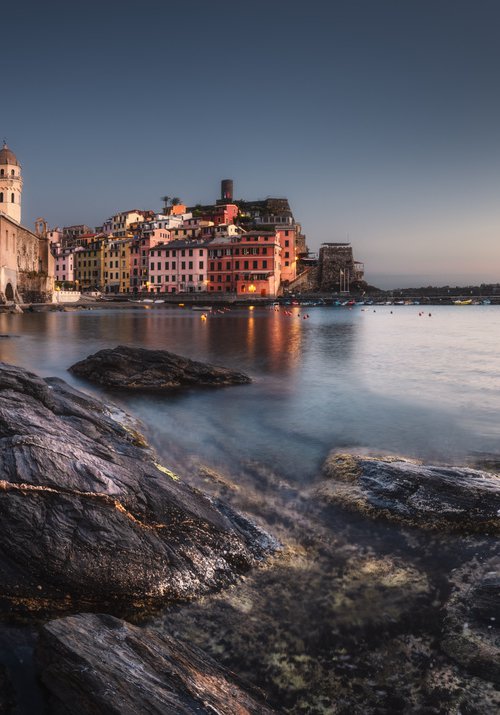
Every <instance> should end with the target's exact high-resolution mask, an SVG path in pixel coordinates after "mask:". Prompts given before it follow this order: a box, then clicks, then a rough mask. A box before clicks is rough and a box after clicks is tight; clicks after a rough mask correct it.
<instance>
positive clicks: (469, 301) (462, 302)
mask: <svg viewBox="0 0 500 715" xmlns="http://www.w3.org/2000/svg"><path fill="white" fill-rule="evenodd" d="M453 305H472V298H467V299H466V300H454V301H453Z"/></svg>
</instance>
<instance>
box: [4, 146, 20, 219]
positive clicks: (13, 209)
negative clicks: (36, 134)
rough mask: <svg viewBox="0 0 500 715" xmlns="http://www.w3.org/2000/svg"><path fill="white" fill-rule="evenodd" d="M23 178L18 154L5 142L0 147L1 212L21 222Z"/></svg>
mask: <svg viewBox="0 0 500 715" xmlns="http://www.w3.org/2000/svg"><path fill="white" fill-rule="evenodd" d="M22 195H23V179H22V176H21V165H20V164H19V162H18V161H17V159H16V155H15V154H14V152H13V151H11V150H10V149H9V147H8V146H7V144H6V143H5V141H4V143H3V147H2V148H1V149H0V213H3V214H5V216H8V217H9V218H10V219H12V220H13V221H16V223H19V224H20V223H21V198H22Z"/></svg>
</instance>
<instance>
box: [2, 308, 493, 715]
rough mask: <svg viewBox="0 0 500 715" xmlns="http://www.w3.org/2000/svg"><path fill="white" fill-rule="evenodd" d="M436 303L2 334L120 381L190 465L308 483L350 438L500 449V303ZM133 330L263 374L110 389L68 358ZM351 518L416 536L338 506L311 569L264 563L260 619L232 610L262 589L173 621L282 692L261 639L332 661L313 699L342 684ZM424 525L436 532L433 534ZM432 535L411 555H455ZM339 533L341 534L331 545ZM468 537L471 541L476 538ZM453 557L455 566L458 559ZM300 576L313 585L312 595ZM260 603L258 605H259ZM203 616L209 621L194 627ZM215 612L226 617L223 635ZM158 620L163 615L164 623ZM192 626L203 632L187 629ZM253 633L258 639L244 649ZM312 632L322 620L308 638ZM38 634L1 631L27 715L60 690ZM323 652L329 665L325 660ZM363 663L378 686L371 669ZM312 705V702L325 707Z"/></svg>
mask: <svg viewBox="0 0 500 715" xmlns="http://www.w3.org/2000/svg"><path fill="white" fill-rule="evenodd" d="M429 310H430V311H431V313H432V315H429ZM422 311H423V307H422V306H393V307H389V306H381V307H380V306H377V307H375V308H368V307H366V308H365V309H361V308H359V307H358V308H355V309H352V310H347V309H342V308H338V309H335V308H310V309H309V315H310V317H309V318H308V319H306V320H304V319H303V317H298V310H297V309H294V311H293V315H292V316H287V315H285V314H284V313H283V312H280V313H275V312H274V311H272V310H268V309H255V310H248V309H238V310H233V311H231V312H229V313H225V314H217V315H214V316H210V317H209V319H208V320H207V321H206V322H203V321H202V320H201V318H200V313H199V312H196V311H191V310H188V309H181V308H178V309H170V308H164V307H161V308H160V307H158V308H149V309H128V308H125V309H123V308H122V309H114V310H113V309H105V310H101V309H98V310H93V311H78V312H68V313H59V312H58V313H40V314H25V315H0V334H4V335H9V336H12V337H11V338H5V339H3V338H2V339H0V360H3V361H6V362H11V363H14V364H17V365H22V366H24V367H26V368H29V369H32V370H34V371H35V372H37V373H38V374H40V375H43V376H50V375H56V376H59V377H63V378H64V379H66V380H68V381H70V382H71V383H73V384H75V385H76V386H78V387H80V388H83V389H86V390H88V391H94V392H97V393H98V394H100V395H101V396H103V395H104V399H112V400H114V401H117V402H120V403H121V404H122V406H123V407H125V409H127V410H128V411H129V412H130V413H131V414H132V415H134V416H136V417H139V418H140V420H141V421H142V423H143V428H144V431H145V433H146V435H147V437H148V438H149V440H150V441H151V442H152V443H153V444H154V446H155V447H156V449H157V450H158V452H159V453H160V455H161V459H162V461H163V463H164V464H166V465H168V466H170V467H171V468H173V469H175V470H176V471H178V472H179V473H181V474H182V470H183V468H184V466H185V465H186V464H187V463H188V462H189V458H190V457H192V456H193V455H195V456H198V457H199V458H200V459H201V461H204V462H206V463H208V464H209V465H211V466H213V467H216V468H217V467H220V468H221V469H222V470H223V471H224V472H225V473H226V474H230V475H231V476H232V477H233V478H234V480H235V481H238V479H239V478H240V475H239V473H238V467H239V466H240V465H244V464H245V463H247V462H248V461H251V462H253V463H255V462H257V463H258V464H259V465H263V466H264V468H267V467H269V471H272V472H273V474H277V475H278V476H283V477H285V478H286V479H287V480H289V481H290V482H292V483H295V484H296V485H297V486H307V485H308V483H309V482H311V481H312V480H313V479H314V478H315V476H317V475H318V472H319V468H320V465H321V463H322V461H323V459H324V458H325V456H326V454H327V453H328V452H329V450H330V449H332V448H336V447H344V448H346V449H352V450H355V449H357V448H365V449H369V450H372V451H376V452H383V453H398V454H403V455H408V456H417V457H421V458H425V459H430V460H437V461H446V462H457V463H460V462H462V461H464V460H465V459H467V457H469V456H470V455H473V454H477V453H480V452H488V453H494V454H500V449H499V445H500V441H499V439H498V438H499V433H500V423H499V420H498V414H499V413H500V389H499V388H500V357H499V354H498V345H499V340H498V337H499V335H500V307H495V306H477V307H475V306H464V307H456V306H450V307H431V308H427V309H426V310H425V311H423V313H422V315H419V312H422ZM14 336H17V337H14ZM120 343H121V344H129V345H138V346H144V347H150V348H164V349H168V350H171V351H173V352H177V353H180V354H182V355H186V356H189V357H192V358H195V359H200V360H206V361H210V362H214V363H218V364H221V365H225V366H227V367H232V368H236V369H239V370H243V371H245V372H247V373H248V374H250V375H251V376H252V378H253V380H254V382H253V383H252V384H251V385H245V386H241V387H240V386H239V387H231V388H226V389H219V390H201V391H200V390H192V391H187V392H179V393H177V394H175V395H163V396H151V395H149V396H147V397H146V396H140V395H125V394H123V393H120V394H112V393H109V394H106V393H103V392H102V390H99V389H97V388H93V387H92V386H89V385H86V384H84V383H82V382H79V381H77V380H75V378H73V377H72V376H71V375H70V374H69V373H68V372H67V368H68V367H69V366H70V365H71V364H73V363H74V362H76V361H77V360H79V359H81V358H84V357H86V356H87V355H89V354H90V353H93V352H95V351H96V350H98V349H101V348H104V347H113V346H115V345H117V344H120ZM257 472H258V470H256V471H255V474H257ZM240 474H243V470H242V472H241V473H240ZM250 474H252V472H251V470H250ZM261 488H264V489H266V485H265V482H263V486H262V487H261V485H260V483H259V484H257V482H256V490H257V491H258V492H259V490H260V489H261ZM275 491H276V490H275ZM277 491H278V494H276V493H275V494H273V493H272V489H270V490H267V491H266V497H265V499H264V500H263V501H262V502H259V504H262V505H263V506H264V508H265V507H266V506H267V504H268V503H269V502H270V500H273V499H274V498H279V497H280V494H279V489H278V490H277ZM254 504H255V502H254ZM243 510H245V504H244V503H243ZM257 516H260V514H257ZM294 518H295V517H294V516H292V517H291V522H293V521H294ZM351 519H353V520H354V522H355V523H356V524H358V526H354V532H353V534H354V535H353V534H351V536H349V537H348V538H351V537H352V538H353V539H358V540H359V542H360V543H359V546H360V548H361V553H365V552H366V548H367V544H368V543H369V544H373V553H372V557H373V558H375V556H376V552H377V550H378V552H380V554H381V555H382V556H381V558H385V554H387V553H388V552H389V553H391V552H392V551H393V550H394V553H396V554H399V555H400V556H401V554H402V553H403V552H402V551H401V549H403V550H404V548H405V547H404V545H403V540H402V539H401V538H400V536H399V532H398V530H397V528H393V527H392V526H388V527H386V526H385V525H384V524H381V525H375V524H373V523H371V522H370V523H367V525H366V526H364V525H363V524H362V525H361V526H359V522H360V520H359V518H358V519H354V517H353V516H352V515H346V516H345V517H341V516H340V515H339V512H338V511H337V512H336V514H335V515H334V516H332V518H331V523H329V522H328V517H327V521H326V528H327V529H328V530H329V531H328V533H329V534H330V533H331V534H332V535H333V538H332V540H331V541H332V548H331V553H329V554H327V555H326V556H325V554H324V553H323V555H322V556H321V557H319V555H316V556H314V555H313V554H312V552H311V551H309V556H308V561H307V565H306V566H305V567H304V568H305V570H300V568H299V566H297V564H295V565H294V567H293V568H292V569H289V568H286V567H285V568H276V569H274V570H270V571H269V572H267V573H266V572H264V573H263V574H259V572H255V579H256V581H255V585H254V586H253V587H252V586H250V588H253V589H254V590H253V591H251V590H250V596H251V599H253V602H254V603H255V604H256V605H255V606H254V610H255V612H256V614H257V615H256V616H255V617H254V618H253V620H252V619H248V618H247V617H246V616H245V617H244V618H243V619H236V620H235V622H234V623H233V622H232V621H231V618H232V616H231V614H233V613H239V610H238V609H240V610H241V609H242V608H243V606H244V608H246V607H247V605H248V603H249V602H250V601H249V596H248V591H244V590H243V606H242V605H241V604H239V605H237V607H235V608H236V610H234V609H233V605H234V602H233V601H230V603H231V604H232V606H231V608H226V606H222V607H221V608H222V614H223V615H222V617H221V616H220V613H221V611H220V610H218V607H217V601H216V602H215V606H213V608H212V610H208V611H207V609H210V608H211V607H210V606H209V605H207V604H206V603H205V604H203V605H202V607H201V612H200V614H201V615H200V616H199V618H198V620H196V619H197V615H196V614H197V610H196V609H197V606H196V605H194V606H193V607H192V609H193V610H191V611H188V615H187V616H186V615H185V613H184V611H182V612H181V613H180V614H179V617H178V619H177V621H176V620H175V614H174V615H173V616H170V615H169V614H168V613H167V614H166V618H167V619H168V618H169V617H170V618H173V619H174V620H173V621H172V622H170V621H168V620H167V621H166V626H165V628H166V630H167V631H168V632H172V630H173V631H176V630H180V632H181V635H182V636H183V637H184V638H187V639H188V640H191V639H192V638H194V639H195V640H196V642H198V644H199V645H200V646H201V647H203V648H205V649H206V650H207V651H208V652H210V653H211V654H212V655H213V656H214V657H216V658H219V657H220V658H223V657H225V658H226V665H229V666H230V667H231V669H233V670H235V671H236V672H239V673H240V674H242V675H243V677H246V678H248V679H249V680H250V681H252V678H254V679H255V681H256V684H257V685H259V686H262V687H264V690H266V689H269V688H270V689H271V690H272V689H273V687H274V688H275V684H274V685H273V681H272V678H271V680H269V672H271V673H272V668H271V670H270V671H269V670H266V668H265V667H264V665H265V657H264V656H265V654H264V653H260V651H259V647H260V648H261V649H262V647H263V646H262V644H263V643H264V644H265V649H267V650H268V651H269V652H270V653H271V652H275V651H282V650H283V649H284V650H285V651H286V652H288V653H289V655H290V658H292V659H293V658H296V659H297V662H302V661H303V659H304V658H306V661H304V662H308V661H307V658H310V659H311V662H313V663H316V666H317V673H319V675H317V677H316V680H315V681H313V683H312V685H311V691H312V695H311V697H313V695H314V691H315V689H317V688H320V690H321V688H323V689H324V692H325V693H326V696H327V697H330V696H331V693H330V691H329V690H328V687H329V686H328V682H329V677H330V665H329V664H330V663H331V662H333V661H332V658H335V657H336V649H337V648H338V643H337V636H338V634H337V630H336V628H337V626H336V623H337V621H338V618H339V615H338V613H337V611H336V610H335V609H333V611H332V609H331V608H330V606H329V607H328V608H327V605H328V604H329V603H330V600H331V599H330V596H329V594H333V593H335V594H337V596H338V594H339V593H342V589H343V588H344V589H346V592H348V593H351V588H352V584H351V583H350V581H349V580H348V579H347V583H346V584H344V585H343V581H342V576H341V575H340V576H339V574H342V573H343V566H340V567H339V564H338V563H337V560H336V559H337V556H336V551H337V546H338V543H340V542H339V541H338V540H339V538H340V540H342V538H343V537H341V536H340V532H341V531H342V529H344V528H345V527H346V525H349V524H350V520H351ZM324 526H325V523H324V524H323V527H324ZM323 527H321V528H323ZM270 528H271V530H272V526H271V527H270ZM299 538H300V537H299ZM423 538H424V542H425V539H426V537H425V535H424V537H423ZM320 541H321V540H320ZM430 541H431V546H429V547H428V548H427V547H425V548H422V549H420V547H419V549H417V551H416V552H415V553H413V552H412V554H408V558H417V556H416V555H415V554H417V555H420V553H421V554H423V555H424V556H425V558H426V559H427V561H426V563H427V564H429V563H431V564H432V570H433V572H435V571H437V572H438V573H439V574H440V573H441V567H442V564H443V559H444V561H445V562H447V560H449V554H448V552H446V553H445V554H444V556H443V548H444V546H443V544H444V540H443V538H440V539H439V540H438V541H437V542H435V543H434V542H432V539H430ZM451 541H452V542H453V541H454V540H453V539H452V540H451ZM329 542H330V538H329V537H328V538H327V539H326V542H325V543H329ZM321 543H323V542H321ZM457 548H458V550H460V548H461V547H460V545H458V547H457ZM322 549H323V547H322ZM349 553H350V552H349ZM353 553H360V551H359V549H358V550H357V551H355V552H353ZM370 553H371V552H370ZM380 554H379V555H380ZM405 558H406V556H405ZM454 558H455V557H454ZM459 560H460V559H459ZM450 564H451V565H449V568H451V567H452V565H454V562H453V563H452V562H451V561H450ZM420 565H421V564H420ZM356 568H357V567H353V570H354V571H355V570H356ZM339 569H340V571H339ZM434 575H435V574H434ZM298 583H300V584H302V591H303V592H304V593H302V595H301V596H300V597H299V598H296V589H297V584H298ZM248 587H249V586H248V585H247V588H248ZM243 588H245V587H243ZM377 588H379V586H378V585H377ZM390 590H391V589H389V591H390ZM393 590H394V589H393ZM379 592H380V591H377V590H374V591H373V593H379ZM370 593H372V592H370ZM380 593H382V596H379V601H377V602H376V605H375V606H373V609H374V610H375V611H377V609H378V610H379V611H380V612H381V613H383V612H384V609H385V608H386V602H385V600H384V599H386V598H389V600H390V595H387V592H386V591H383V590H382V592H380ZM245 594H246V595H245ZM228 598H230V599H231V598H232V596H231V593H229V596H228ZM349 598H351V596H349ZM356 598H358V597H356ZM371 598H372V596H370V599H371ZM380 598H382V600H380ZM259 599H260V610H259V608H258V606H257V604H258V602H259ZM329 599H330V600H329ZM332 602H333V601H332ZM348 603H349V604H350V603H351V602H350V601H349V599H348ZM245 604H247V605H245ZM283 604H286V608H285V607H284V605H283ZM353 606H355V607H354V608H353V607H352V606H351V605H349V606H348V608H347V611H348V613H351V611H352V614H353V618H354V619H356V618H358V617H359V618H365V617H366V614H365V613H364V610H363V609H365V610H367V611H368V612H371V610H372V604H371V600H370V601H369V605H368V608H367V607H366V604H365V605H363V601H362V598H361V602H358V601H355V602H354V603H353ZM244 608H243V610H242V611H241V612H242V613H246V611H245V610H244ZM360 613H361V614H364V615H360ZM190 614H191V618H194V619H195V620H194V626H193V628H194V630H192V631H190V630H189V627H190V626H189V623H190V621H189V618H188V616H189V615H190ZM207 614H208V615H207ZM328 614H329V615H328ZM327 617H329V618H330V622H329V624H328V626H327V627H326V626H325V618H327ZM261 622H262V623H263V624H264V625H265V628H264V631H263V632H262V633H260V632H259V630H258V628H257V626H255V625H253V624H255V623H256V624H259V623H261ZM211 623H215V624H216V625H215V631H216V633H215V635H214V634H213V633H212V632H211V625H210V624H211ZM157 626H158V627H160V629H161V624H160V625H158V624H157ZM183 628H187V630H186V631H185V632H183V630H182V629H183ZM246 628H247V630H245V629H246ZM248 629H249V630H248ZM252 629H253V630H252ZM221 632H223V633H225V634H226V635H227V638H226V641H225V642H226V643H234V645H233V646H231V647H229V649H228V650H227V652H223V651H222V650H221V647H220V644H219V642H218V641H217V638H219V637H220V634H221ZM240 632H242V633H243V634H244V637H243V641H244V644H243V647H242V648H241V652H238V647H239V645H238V644H239V640H238V635H237V634H238V633H240ZM304 633H308V634H309V637H308V642H307V644H306V645H304V642H303V640H302V637H303V634H304ZM325 633H326V634H327V635H325ZM328 633H330V635H328ZM433 637H434V636H433ZM33 638H34V635H33V633H32V632H31V630H28V632H27V633H25V632H24V631H23V630H22V629H18V628H15V627H13V628H12V632H11V631H10V630H9V628H8V627H7V626H4V627H3V630H2V633H1V635H0V662H3V663H6V664H7V665H8V666H9V669H10V670H11V673H12V674H13V678H14V682H15V684H16V690H17V697H18V709H17V710H16V713H17V715H28V714H31V713H33V712H43V702H44V701H43V698H42V695H41V693H40V691H39V689H38V687H37V684H36V680H35V676H34V669H33V666H32V661H31V652H32V647H33ZM384 638H385V636H384V635H383V633H382V634H381V635H379V636H377V643H378V642H379V641H380V643H382V644H383V643H384ZM252 639H253V640H252ZM356 639H357V636H355V637H354V641H353V642H354V646H352V652H353V653H358V652H363V648H364V649H365V650H366V651H367V652H368V655H369V648H368V646H367V645H366V643H365V645H364V646H363V648H362V649H361V651H360V649H359V647H358V645H357V644H358V641H357V640H356ZM240 640H241V639H240ZM282 641H284V642H285V645H283V642H282ZM214 643H215V646H214ZM248 644H250V645H248ZM259 644H260V645H259ZM212 647H214V648H215V650H211V648H212ZM372 647H373V648H376V647H377V646H376V644H375V645H373V646H370V648H372ZM253 652H257V653H258V658H257V661H252V659H251V658H250V659H248V658H247V655H248V653H253ZM386 657H387V654H386V655H385V656H383V658H386ZM395 657H396V658H398V657H399V656H395ZM322 658H323V660H324V661H325V663H326V666H325V665H322V666H321V667H320V665H318V664H320V663H321V662H323V661H322V660H321V659H322ZM383 658H382V660H383ZM247 661H248V662H247ZM261 661H262V663H264V665H263V666H262V667H260V666H259V667H260V669H259V667H257V665H256V663H261ZM384 662H385V661H384ZM316 666H315V667H316ZM377 667H378V666H377ZM388 667H389V666H388ZM321 668H324V671H323V670H321ZM368 671H369V668H368ZM368 671H367V672H368ZM285 672H286V671H285ZM359 672H360V673H361V676H359V675H358V677H361V680H360V681H359V682H360V683H361V684H362V685H363V684H364V680H363V671H362V669H361V670H360V671H359ZM286 677H288V675H287V676H286ZM367 677H368V676H367ZM368 682H371V681H370V680H369V678H368ZM332 687H333V686H332ZM370 688H371V686H370V687H369V688H368V689H369V690H370ZM334 690H335V688H334ZM274 692H275V694H276V690H275V691H274ZM284 692H285V693H286V692H287V690H286V688H285V691H284ZM332 692H333V691H332ZM370 692H371V690H370ZM293 697H294V696H293V695H291V696H290V703H292V707H293ZM307 697H309V696H307ZM332 697H333V696H332ZM367 697H368V696H367ZM368 699H369V698H368ZM308 702H309V701H308ZM307 707H308V708H310V707H312V706H310V704H309V705H308V706H307ZM297 708H298V709H297V712H315V713H316V712H320V710H318V711H316V710H313V709H307V708H306V710H304V709H300V706H297ZM361 711H362V710H359V712H361ZM386 711H387V710H383V709H382V710H381V711H380V712H386ZM321 712H323V710H321ZM328 712H330V711H329V710H328ZM356 712H358V711H356Z"/></svg>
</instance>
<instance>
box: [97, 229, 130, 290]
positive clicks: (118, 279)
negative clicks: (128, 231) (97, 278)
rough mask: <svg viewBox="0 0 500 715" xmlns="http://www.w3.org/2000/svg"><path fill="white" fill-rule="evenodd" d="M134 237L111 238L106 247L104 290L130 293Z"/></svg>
mask: <svg viewBox="0 0 500 715" xmlns="http://www.w3.org/2000/svg"><path fill="white" fill-rule="evenodd" d="M131 244H132V239H130V238H125V239H114V238H110V239H108V241H107V242H106V244H105V247H104V290H105V291H106V293H130V262H131V258H130V247H131Z"/></svg>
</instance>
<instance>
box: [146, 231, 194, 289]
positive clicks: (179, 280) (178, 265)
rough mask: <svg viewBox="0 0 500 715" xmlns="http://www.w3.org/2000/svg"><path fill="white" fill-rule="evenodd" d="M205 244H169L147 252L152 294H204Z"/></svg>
mask: <svg viewBox="0 0 500 715" xmlns="http://www.w3.org/2000/svg"><path fill="white" fill-rule="evenodd" d="M207 254H208V248H207V244H206V243H201V242H197V241H171V242H170V243H167V244H159V245H157V246H155V247H153V248H151V250H150V251H149V291H150V292H151V293H199V292H202V291H206V290H207Z"/></svg>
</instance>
